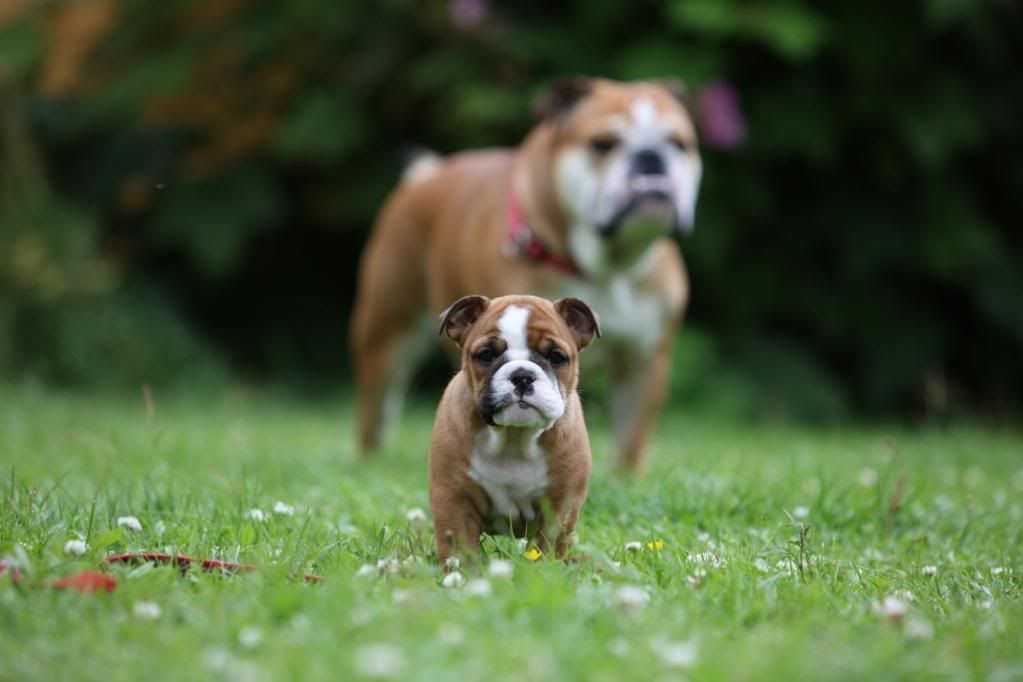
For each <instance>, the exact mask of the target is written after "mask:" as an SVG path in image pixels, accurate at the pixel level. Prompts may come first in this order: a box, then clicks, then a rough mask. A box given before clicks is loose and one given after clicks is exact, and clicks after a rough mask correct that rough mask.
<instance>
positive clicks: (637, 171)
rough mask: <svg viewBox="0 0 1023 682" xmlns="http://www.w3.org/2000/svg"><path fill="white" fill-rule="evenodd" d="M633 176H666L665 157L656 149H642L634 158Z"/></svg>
mask: <svg viewBox="0 0 1023 682" xmlns="http://www.w3.org/2000/svg"><path fill="white" fill-rule="evenodd" d="M631 170H632V174H633V175H664V174H665V173H666V172H667V168H666V166H665V165H664V157H663V156H661V153H660V152H658V151H657V150H656V149H641V150H639V151H638V152H636V154H635V156H633V157H632V169H631Z"/></svg>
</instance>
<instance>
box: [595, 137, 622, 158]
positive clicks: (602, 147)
mask: <svg viewBox="0 0 1023 682" xmlns="http://www.w3.org/2000/svg"><path fill="white" fill-rule="evenodd" d="M617 146H618V138H617V137H615V136H614V135H600V136H598V137H595V138H593V139H592V140H590V149H591V150H593V153H595V154H597V155H599V156H604V155H605V154H608V153H610V152H611V151H612V150H613V149H614V148H615V147H617Z"/></svg>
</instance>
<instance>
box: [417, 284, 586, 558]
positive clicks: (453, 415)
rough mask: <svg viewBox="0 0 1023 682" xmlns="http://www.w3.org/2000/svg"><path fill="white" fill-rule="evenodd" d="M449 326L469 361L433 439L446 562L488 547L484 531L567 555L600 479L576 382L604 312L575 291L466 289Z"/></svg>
mask: <svg viewBox="0 0 1023 682" xmlns="http://www.w3.org/2000/svg"><path fill="white" fill-rule="evenodd" d="M440 333H441V334H446V335H447V336H449V337H450V338H451V339H452V340H453V341H454V342H455V343H456V344H458V347H459V348H460V350H461V356H462V368H461V371H459V372H458V374H456V375H455V377H454V378H453V379H452V380H451V383H450V384H448V387H447V389H446V390H445V391H444V397H443V398H441V402H440V406H439V407H438V408H437V417H436V420H435V422H434V426H433V437H432V439H431V442H430V509H431V511H432V512H433V523H434V530H435V532H436V536H437V559H438V560H439V561H440V562H441V564H444V563H445V562H446V561H447V559H448V558H449V557H450V556H452V554H453V553H457V554H463V555H469V556H472V555H475V554H477V553H478V552H479V541H480V534H481V533H483V532H487V533H512V534H514V535H515V536H517V537H527V538H530V539H531V540H533V541H534V542H536V544H537V546H538V547H539V548H540V549H541V551H546V550H547V549H548V548H549V547H550V546H551V545H552V544H553V546H554V549H555V554H556V555H557V556H558V557H559V558H563V557H564V556H565V553H566V552H567V550H568V547H569V545H570V544H571V537H572V532H573V530H574V529H575V524H576V521H577V520H578V518H579V510H580V509H581V508H582V505H583V500H585V499H586V486H587V483H588V481H589V477H590V441H589V436H588V435H587V433H586V423H585V422H584V421H583V411H582V405H581V404H580V402H579V396H578V394H577V393H576V383H577V381H578V378H579V363H578V358H579V352H580V351H581V350H582V349H583V348H585V347H586V346H587V345H589V343H590V341H592V340H593V338H594V337H598V336H600V325H599V323H598V321H597V316H596V315H595V314H594V313H593V311H591V310H590V308H589V307H588V306H587V305H586V304H585V303H583V302H582V301H580V300H578V299H574V298H564V299H561V300H558V301H555V302H554V303H551V302H550V301H547V300H545V299H542V298H537V297H535V296H504V297H502V298H497V299H494V300H492V301H491V300H490V299H487V298H485V297H483V296H466V297H464V298H461V299H459V300H458V301H456V302H455V303H454V304H453V305H452V306H451V307H450V308H448V309H447V310H446V311H444V312H443V313H442V314H441V323H440Z"/></svg>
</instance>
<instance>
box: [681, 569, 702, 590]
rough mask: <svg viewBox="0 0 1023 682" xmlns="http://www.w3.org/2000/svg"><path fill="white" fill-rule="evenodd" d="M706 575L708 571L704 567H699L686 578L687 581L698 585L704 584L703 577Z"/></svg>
mask: <svg viewBox="0 0 1023 682" xmlns="http://www.w3.org/2000/svg"><path fill="white" fill-rule="evenodd" d="M706 577H707V571H705V570H703V569H702V568H698V569H696V570H695V571H693V574H692V575H691V576H689V577H688V578H686V582H688V583H689V584H690V585H693V586H694V587H695V586H696V585H700V584H702V583H703V579H704V578H706Z"/></svg>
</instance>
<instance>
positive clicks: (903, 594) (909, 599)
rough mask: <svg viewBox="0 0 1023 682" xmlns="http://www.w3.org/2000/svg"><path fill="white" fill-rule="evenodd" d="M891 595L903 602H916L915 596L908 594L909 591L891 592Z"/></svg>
mask: <svg viewBox="0 0 1023 682" xmlns="http://www.w3.org/2000/svg"><path fill="white" fill-rule="evenodd" d="M892 595H893V596H895V597H897V598H899V599H901V600H903V601H905V602H911V603H912V602H915V601H916V595H915V594H913V593H912V592H910V591H909V590H895V591H894V592H892Z"/></svg>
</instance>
